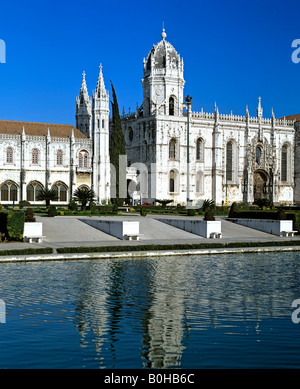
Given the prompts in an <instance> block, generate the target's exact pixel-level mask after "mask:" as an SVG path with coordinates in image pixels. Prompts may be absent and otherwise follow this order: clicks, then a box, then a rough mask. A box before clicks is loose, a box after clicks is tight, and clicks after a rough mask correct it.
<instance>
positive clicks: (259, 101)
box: [256, 97, 263, 118]
mask: <svg viewBox="0 0 300 389" xmlns="http://www.w3.org/2000/svg"><path fill="white" fill-rule="evenodd" d="M256 112H257V117H258V118H262V115H263V109H262V107H261V97H259V98H258V107H257V110H256Z"/></svg>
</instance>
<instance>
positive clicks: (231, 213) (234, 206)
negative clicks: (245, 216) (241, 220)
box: [228, 202, 239, 217]
mask: <svg viewBox="0 0 300 389" xmlns="http://www.w3.org/2000/svg"><path fill="white" fill-rule="evenodd" d="M238 210H239V207H238V205H237V203H236V202H234V203H232V204H231V207H230V210H229V214H228V217H236V216H234V215H235V213H236V212H238Z"/></svg>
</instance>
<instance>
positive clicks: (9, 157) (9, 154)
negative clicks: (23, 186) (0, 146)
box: [6, 147, 13, 163]
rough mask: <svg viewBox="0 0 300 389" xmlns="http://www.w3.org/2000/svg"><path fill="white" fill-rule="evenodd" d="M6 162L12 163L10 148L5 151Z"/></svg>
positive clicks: (11, 150)
mask: <svg viewBox="0 0 300 389" xmlns="http://www.w3.org/2000/svg"><path fill="white" fill-rule="evenodd" d="M6 162H7V163H13V149H12V148H11V147H8V148H7V149H6Z"/></svg>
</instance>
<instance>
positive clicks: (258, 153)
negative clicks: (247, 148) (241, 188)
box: [255, 146, 262, 165]
mask: <svg viewBox="0 0 300 389" xmlns="http://www.w3.org/2000/svg"><path fill="white" fill-rule="evenodd" d="M261 154H262V153H261V148H260V147H259V146H257V147H256V154H255V160H256V163H257V164H258V165H259V164H260V162H261Z"/></svg>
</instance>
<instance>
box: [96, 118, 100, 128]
mask: <svg viewBox="0 0 300 389" xmlns="http://www.w3.org/2000/svg"><path fill="white" fill-rule="evenodd" d="M97 128H100V120H99V119H97Z"/></svg>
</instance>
